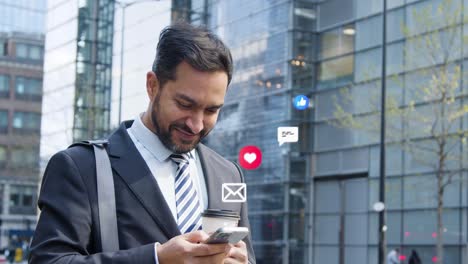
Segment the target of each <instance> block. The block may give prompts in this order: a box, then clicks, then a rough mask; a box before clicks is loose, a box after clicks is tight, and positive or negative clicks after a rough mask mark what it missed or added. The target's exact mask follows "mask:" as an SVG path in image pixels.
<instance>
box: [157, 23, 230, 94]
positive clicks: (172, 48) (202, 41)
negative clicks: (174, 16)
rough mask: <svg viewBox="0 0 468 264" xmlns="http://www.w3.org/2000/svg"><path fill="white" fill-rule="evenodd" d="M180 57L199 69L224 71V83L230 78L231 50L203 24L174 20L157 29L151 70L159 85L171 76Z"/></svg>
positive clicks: (173, 75)
mask: <svg viewBox="0 0 468 264" xmlns="http://www.w3.org/2000/svg"><path fill="white" fill-rule="evenodd" d="M183 61H185V62H187V63H188V64H189V65H190V66H192V67H193V68H195V69H197V70H199V71H203V72H215V71H224V72H226V74H227V76H228V85H229V83H230V82H231V79H232V71H233V69H232V68H233V66H232V57H231V52H230V51H229V49H228V47H226V45H224V43H223V42H222V41H221V40H220V39H219V38H218V37H217V36H216V35H215V34H214V33H212V32H211V31H209V30H208V29H206V28H203V27H198V26H193V25H190V24H187V23H177V24H174V25H171V26H168V27H166V28H165V29H163V31H161V34H160V35H159V43H158V47H157V50H156V58H155V59H154V63H153V72H154V73H155V74H156V76H157V77H158V80H159V85H160V86H161V87H162V86H164V84H165V83H166V82H167V81H169V80H175V78H176V76H175V72H176V67H177V65H179V64H180V63H181V62H183Z"/></svg>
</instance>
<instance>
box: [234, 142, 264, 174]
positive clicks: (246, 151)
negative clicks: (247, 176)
mask: <svg viewBox="0 0 468 264" xmlns="http://www.w3.org/2000/svg"><path fill="white" fill-rule="evenodd" d="M237 158H238V161H239V165H241V167H242V168H244V169H246V170H255V169H256V168H258V167H259V166H260V164H261V163H262V151H261V150H260V149H259V148H258V147H257V146H252V145H251V146H245V147H243V148H241V149H240V151H239V155H238V156H237Z"/></svg>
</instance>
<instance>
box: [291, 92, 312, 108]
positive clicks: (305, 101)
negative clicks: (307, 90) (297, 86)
mask: <svg viewBox="0 0 468 264" xmlns="http://www.w3.org/2000/svg"><path fill="white" fill-rule="evenodd" d="M294 107H295V108H296V109H297V110H305V109H307V108H308V107H309V98H308V97H307V96H305V95H302V94H301V95H298V96H296V97H294Z"/></svg>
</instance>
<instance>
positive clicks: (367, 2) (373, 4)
mask: <svg viewBox="0 0 468 264" xmlns="http://www.w3.org/2000/svg"><path fill="white" fill-rule="evenodd" d="M355 1H356V16H357V17H358V18H360V17H365V16H369V15H372V14H377V13H380V12H382V9H383V1H380V0H355ZM378 32H382V31H381V30H379V31H378Z"/></svg>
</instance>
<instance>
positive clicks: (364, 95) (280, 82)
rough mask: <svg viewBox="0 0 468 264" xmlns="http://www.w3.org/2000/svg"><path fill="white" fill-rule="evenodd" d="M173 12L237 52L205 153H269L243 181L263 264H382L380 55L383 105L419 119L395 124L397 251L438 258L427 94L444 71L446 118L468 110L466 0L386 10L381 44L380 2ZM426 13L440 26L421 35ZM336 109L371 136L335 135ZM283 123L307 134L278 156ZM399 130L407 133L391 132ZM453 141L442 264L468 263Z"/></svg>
mask: <svg viewBox="0 0 468 264" xmlns="http://www.w3.org/2000/svg"><path fill="white" fill-rule="evenodd" d="M172 2H173V7H177V8H173V16H172V18H173V21H175V20H177V19H185V20H188V21H190V22H191V23H194V24H203V23H206V24H207V25H208V27H209V28H211V29H212V30H214V31H215V32H216V33H217V34H218V35H220V36H221V38H222V39H223V40H224V41H225V42H226V43H227V44H228V46H229V47H230V48H231V51H232V54H233V58H234V63H235V66H234V68H235V71H234V72H235V74H234V77H233V80H232V83H231V85H230V87H229V90H228V95H227V97H226V102H225V106H224V107H223V109H222V111H221V112H220V116H219V119H218V123H217V126H216V127H215V129H214V130H213V132H212V133H211V134H210V136H209V137H208V138H207V139H206V143H207V144H208V145H210V146H211V147H212V148H214V149H215V150H216V151H218V152H219V153H221V154H222V155H223V156H225V157H227V158H229V159H231V160H233V161H237V154H238V151H239V150H240V148H241V147H243V146H246V145H256V146H258V147H259V148H260V149H261V150H262V152H263V161H262V165H261V166H260V167H259V168H258V169H256V170H246V171H245V176H246V181H247V184H248V200H249V212H250V221H251V232H252V237H253V240H254V249H255V253H256V256H257V261H258V263H314V264H318V263H320V264H321V263H331V264H333V263H337V264H338V263H354V262H356V261H358V262H359V263H376V262H377V253H378V252H377V245H378V233H377V230H378V215H377V213H375V212H374V210H373V205H374V203H375V202H377V201H378V199H379V193H378V190H379V189H378V187H379V181H378V177H379V166H380V163H379V155H380V154H379V153H380V149H379V140H380V139H379V133H378V124H379V122H380V116H379V114H378V112H376V111H375V107H376V106H378V102H379V100H380V96H381V90H380V85H381V80H380V78H381V74H382V51H383V48H385V50H386V53H387V60H386V73H387V79H386V91H387V96H388V97H391V98H392V99H394V100H395V103H396V105H397V106H400V107H402V108H405V107H408V106H409V105H411V104H413V103H416V104H417V105H416V110H417V113H419V114H420V117H421V118H420V120H419V121H418V119H417V118H414V117H413V120H416V121H413V122H409V123H407V121H406V120H407V118H410V117H393V116H389V117H388V118H387V127H388V128H387V133H388V134H389V135H388V143H387V147H386V154H387V155H386V164H387V166H386V175H387V177H386V197H387V200H386V208H387V211H386V218H387V227H388V231H387V246H388V248H389V249H390V248H395V247H398V248H400V249H401V251H402V255H401V259H402V263H406V262H405V261H407V258H408V257H409V254H410V252H411V250H413V249H414V250H416V251H417V252H418V253H419V255H420V257H421V259H422V261H423V263H426V262H427V263H430V262H434V261H437V251H436V246H435V245H436V243H437V237H438V235H439V234H438V233H437V186H438V185H437V184H438V183H437V177H436V171H435V170H434V168H433V166H432V165H434V163H437V156H436V155H432V154H428V153H424V151H421V149H426V150H427V149H432V148H434V146H435V145H434V140H433V139H434V138H431V135H430V131H429V130H430V129H429V130H428V129H425V127H424V122H426V123H427V122H430V121H431V120H436V119H435V118H432V119H431V118H428V117H431V115H437V113H439V114H440V112H436V114H434V112H431V111H432V109H434V108H433V107H432V106H433V105H431V102H430V101H428V99H427V98H426V99H424V98H421V97H420V96H419V95H420V94H418V91H420V90H418V89H417V88H418V87H420V86H422V85H426V86H430V85H431V79H432V80H433V78H434V77H433V76H434V74H437V71H439V72H441V71H443V72H444V73H445V74H446V76H449V77H450V76H452V77H450V78H453V80H452V82H451V84H452V85H455V86H458V88H457V89H454V94H456V97H454V98H455V99H454V102H453V103H451V104H449V105H450V106H448V107H447V108H446V111H450V112H452V113H455V112H457V111H462V109H463V106H465V107H466V99H467V98H466V96H467V94H468V90H467V88H466V87H467V86H466V80H465V79H466V77H465V76H466V73H465V72H464V69H466V67H467V64H466V62H465V57H466V56H468V53H466V50H468V49H467V48H466V44H465V43H466V40H465V39H466V36H465V35H466V32H468V31H467V30H466V28H467V27H466V26H465V25H464V23H463V21H464V20H463V19H462V18H463V17H464V16H465V15H464V13H465V14H466V12H457V10H458V11H460V10H463V11H468V9H467V6H468V1H466V0H455V1H451V3H452V4H453V5H454V6H451V7H448V8H447V9H444V12H441V11H440V8H438V5H440V4H443V3H445V2H449V1H444V0H426V1H410V0H406V1H405V0H395V1H387V10H386V20H387V26H386V34H387V35H386V38H387V39H386V43H384V45H383V42H382V32H383V30H382V27H383V19H382V18H383V15H382V11H383V4H382V1H378V0H375V1H374V0H372V1H367V0H352V1H348V0H327V1H286V0H284V1H281V0H277V1H216V0H214V1H177V0H173V1H172ZM457 6H458V7H457ZM424 8H428V9H427V10H428V11H427V12H428V13H425V14H426V15H425V17H433V19H432V18H431V19H430V22H428V23H426V24H424V23H423V24H422V25H421V20H420V18H418V16H417V13H418V11H419V12H420V11H421V10H423V9H424ZM187 10H190V11H192V12H193V14H195V13H196V15H193V14H192V13H191V12H188V11H187ZM228 10H229V11H228ZM205 13H206V14H205ZM420 16H421V15H420ZM206 17H208V19H207V20H204V19H205V18H206ZM175 18H177V19H175ZM447 19H449V20H450V21H452V22H453V23H447ZM408 34H410V35H411V38H408V37H407V36H408ZM418 36H428V37H429V38H426V40H427V41H429V42H430V41H437V43H438V44H436V45H435V46H434V48H435V49H434V50H432V52H433V54H435V56H433V57H428V56H427V55H428V54H430V53H431V50H428V49H424V48H423V47H421V46H420V45H419V44H418V43H416V42H415V39H417V38H418ZM418 45H419V46H418ZM445 59H446V60H445ZM447 61H448V63H446V62H447ZM444 63H446V65H448V66H447V67H446V68H444V67H442V66H441V65H442V64H444ZM434 69H437V71H434ZM457 72H461V74H459V76H458V75H457ZM438 76H440V75H438ZM457 76H458V77H457ZM447 78H448V77H447ZM433 82H434V80H433ZM345 88H346V89H345ZM344 90H346V93H347V94H349V95H350V96H352V98H353V100H352V101H349V100H347V99H348V98H347V96H348V95H347V94H344V93H343V91H344ZM297 94H304V95H307V96H309V97H310V98H311V101H312V103H313V108H312V109H308V110H306V111H297V110H295V109H294V108H293V107H292V103H291V102H292V98H293V97H294V96H295V95H297ZM432 98H434V97H432ZM337 104H339V105H340V106H341V107H342V108H343V109H344V110H345V111H347V112H349V113H351V114H352V115H353V116H354V118H355V120H357V121H358V122H359V123H360V124H363V126H364V127H368V128H369V129H361V130H360V129H352V128H346V127H339V126H336V125H334V119H335V113H336V111H337V108H336V105H337ZM461 113H462V114H463V115H464V117H460V116H457V117H456V118H455V117H453V119H457V122H456V123H454V124H452V125H451V126H450V127H448V129H447V130H446V131H448V133H451V134H450V135H452V136H454V135H455V133H460V132H464V133H467V131H468V125H467V120H468V116H466V113H465V112H463V111H462V112H461ZM285 125H288V126H289V125H290V126H298V127H299V131H300V133H299V141H300V143H299V144H289V145H287V144H285V145H283V146H282V147H278V143H277V140H276V129H277V127H278V126H285ZM440 126H441V125H439V127H440ZM374 127H376V128H377V130H376V129H373V128H374ZM371 128H372V129H371ZM392 129H393V130H395V129H397V130H398V131H401V132H399V133H394V134H391V133H389V132H388V131H393V130H392ZM465 137H466V136H465ZM402 139H411V141H410V142H412V143H411V144H413V145H416V146H418V147H419V149H420V150H419V152H415V151H409V150H408V148H407V147H405V146H403V145H402V144H401V143H402V142H404V140H403V141H402ZM465 141H466V138H465ZM447 144H448V145H450V146H451V148H452V149H450V151H449V153H448V154H449V155H450V156H451V157H456V160H450V161H448V162H447V163H446V165H445V168H446V169H447V170H448V171H447V172H445V173H447V174H448V173H451V175H452V176H451V178H450V181H449V182H448V183H447V187H446V188H445V191H444V194H443V202H444V205H443V208H444V210H443V215H442V223H443V227H442V232H443V234H442V235H443V237H444V238H443V240H444V254H445V256H444V262H443V263H451V264H452V263H466V261H468V259H467V258H466V254H467V252H468V249H467V247H466V245H467V243H468V240H467V237H468V235H467V234H468V233H467V223H468V220H467V217H468V210H467V205H468V202H467V197H468V195H467V193H468V191H467V189H466V188H467V186H468V185H467V183H466V180H467V177H468V174H467V172H466V170H467V168H468V164H467V163H468V162H466V161H467V160H468V147H467V145H466V143H462V140H461V139H460V137H459V138H458V139H456V137H453V138H451V139H450V140H448V141H447ZM444 179H448V177H445V178H444ZM405 258H406V259H405Z"/></svg>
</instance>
